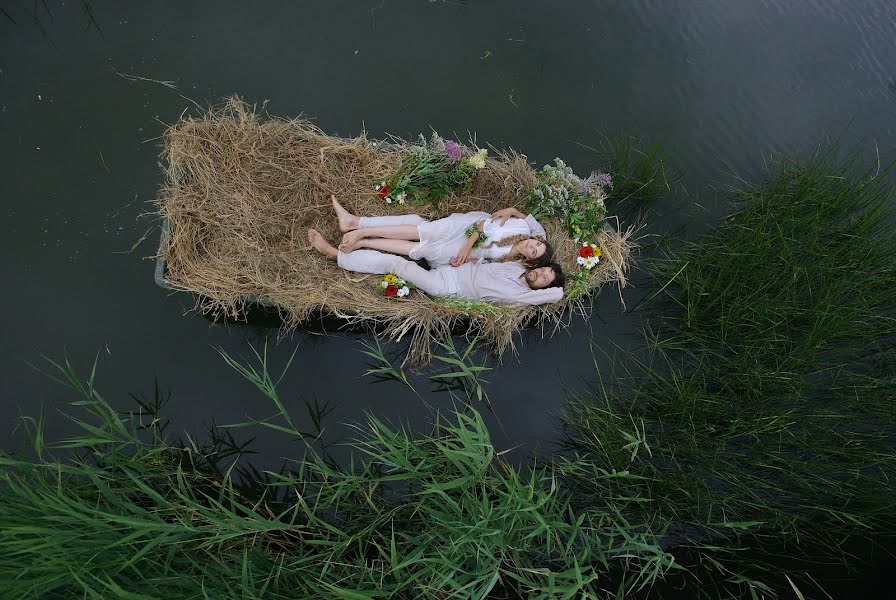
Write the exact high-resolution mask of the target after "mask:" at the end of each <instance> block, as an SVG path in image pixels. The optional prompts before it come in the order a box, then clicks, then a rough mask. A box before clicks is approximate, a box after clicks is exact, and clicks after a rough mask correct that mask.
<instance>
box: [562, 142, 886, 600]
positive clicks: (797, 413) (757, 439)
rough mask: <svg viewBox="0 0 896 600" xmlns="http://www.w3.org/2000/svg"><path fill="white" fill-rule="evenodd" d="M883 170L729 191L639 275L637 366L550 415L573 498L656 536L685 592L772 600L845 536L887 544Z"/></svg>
mask: <svg viewBox="0 0 896 600" xmlns="http://www.w3.org/2000/svg"><path fill="white" fill-rule="evenodd" d="M892 174H893V171H892V166H886V167H883V168H879V167H878V166H877V165H872V166H871V167H868V166H866V162H865V161H864V160H863V159H862V154H861V152H859V151H854V152H851V153H848V154H843V153H841V152H838V151H837V150H836V149H831V148H822V149H819V150H818V151H816V152H815V153H814V154H813V155H812V156H810V157H809V158H807V159H806V160H804V161H799V162H795V161H791V160H787V159H782V160H781V161H780V163H778V164H777V165H776V166H775V169H774V172H772V173H771V174H770V176H769V179H768V180H767V181H766V182H764V183H762V184H760V185H757V186H750V185H746V184H745V185H744V186H743V187H741V188H740V189H737V190H735V192H736V205H735V207H734V208H735V210H734V212H733V214H732V215H731V216H730V217H728V218H727V219H725V220H724V221H723V222H721V223H719V224H718V225H717V226H716V227H715V229H714V230H713V231H712V232H711V233H710V234H708V235H706V236H704V237H701V238H700V239H698V240H696V241H692V242H687V243H684V244H683V245H682V246H680V247H678V248H676V249H673V250H671V251H669V252H668V253H667V255H666V256H664V257H662V258H660V259H657V260H654V261H653V262H652V264H651V266H650V269H651V272H652V275H653V276H654V279H655V289H656V290H657V291H656V292H654V294H655V298H653V309H654V310H653V312H652V313H651V318H650V320H649V325H648V326H647V328H646V339H647V348H646V350H647V351H646V352H645V353H644V354H642V355H640V356H639V357H629V358H628V359H626V360H625V361H620V362H619V363H618V365H617V368H618V369H619V372H617V373H616V374H615V375H616V378H615V379H614V382H613V384H612V385H611V384H609V383H607V382H602V381H601V382H598V384H597V385H596V386H595V390H594V392H593V393H592V394H590V395H588V396H587V397H576V398H573V399H572V401H571V402H570V404H569V407H568V409H567V411H566V414H565V415H564V421H565V423H566V425H567V430H566V434H565V440H564V445H565V447H566V449H567V450H569V451H571V452H573V453H574V454H575V456H577V460H574V461H572V462H570V463H567V464H566V468H567V469H568V470H569V472H570V473H571V474H574V475H575V477H570V478H569V481H570V482H572V483H574V484H575V485H576V487H577V489H578V491H579V492H580V494H581V497H580V498H579V501H580V502H581V503H582V504H583V505H588V504H590V503H593V502H595V501H596V500H597V501H601V502H602V501H603V499H605V498H607V497H613V498H616V499H618V500H619V501H620V502H622V503H625V505H626V508H625V510H624V513H625V514H626V515H628V517H629V518H631V519H632V520H634V521H636V522H643V523H647V524H648V530H649V531H655V532H659V531H666V543H668V544H671V545H674V546H676V547H677V548H678V549H679V550H678V551H677V552H676V556H677V558H678V559H679V560H681V561H684V562H685V563H686V564H688V566H689V567H690V568H691V571H690V573H691V575H692V576H693V577H695V578H696V579H692V580H690V583H691V584H693V587H692V589H693V591H694V593H695V594H696V593H697V591H698V586H697V585H696V581H697V580H699V581H700V586H699V587H700V589H701V591H703V592H704V593H705V594H706V595H707V596H711V597H715V595H716V594H717V593H722V591H723V590H724V592H725V593H726V594H733V595H735V596H739V595H750V594H753V595H754V596H755V595H772V594H774V591H773V589H771V588H769V587H767V585H771V583H772V582H774V583H775V585H773V586H772V587H773V588H774V589H778V590H780V589H788V590H789V589H790V584H791V583H793V582H799V581H800V577H799V572H800V571H802V570H804V569H805V567H806V563H807V562H812V561H820V560H831V559H837V560H841V559H843V558H845V557H844V556H842V553H843V551H842V550H841V548H842V546H843V543H844V540H845V539H846V538H848V537H850V536H856V535H858V536H868V537H869V538H870V537H877V536H882V535H886V534H891V533H893V532H894V521H893V519H892V514H893V509H894V508H896V496H894V491H896V490H894V486H893V483H892V479H891V478H892V476H893V475H894V474H896V470H894V468H896V435H894V434H896V427H894V425H896V369H894V365H896V268H894V265H896V263H894V256H896V222H894V221H896V219H894V215H896V207H894V189H893V178H892ZM586 464H588V465H589V466H587V467H586V466H585V465H586ZM606 473H617V474H624V475H623V476H619V477H615V478H607V477H605V476H604V474H606ZM782 556H783V557H787V559H788V560H789V566H788V567H787V569H788V571H787V572H785V573H783V574H784V575H789V576H790V578H791V579H792V581H788V580H786V578H784V577H779V578H777V579H776V578H775V576H774V574H775V573H777V574H778V575H779V576H780V575H781V574H782V570H783V569H784V568H783V567H782V566H781V565H782V563H781V561H782ZM801 557H802V558H803V559H804V562H802V563H801V561H800V559H801ZM803 581H804V582H805V581H806V578H803ZM764 582H765V583H764ZM793 584H794V585H796V583H793ZM717 588H718V589H717ZM788 593H789V592H788Z"/></svg>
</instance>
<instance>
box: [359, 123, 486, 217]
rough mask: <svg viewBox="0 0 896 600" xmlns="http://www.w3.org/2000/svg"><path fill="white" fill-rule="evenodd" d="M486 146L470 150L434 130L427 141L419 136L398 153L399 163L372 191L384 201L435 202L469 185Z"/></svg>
mask: <svg viewBox="0 0 896 600" xmlns="http://www.w3.org/2000/svg"><path fill="white" fill-rule="evenodd" d="M487 155H488V150H484V149H483V150H478V151H476V152H473V151H471V150H470V149H469V148H467V147H466V146H464V145H462V144H458V143H457V142H455V141H453V140H446V139H443V138H441V137H439V135H438V134H437V133H433V134H432V139H430V141H429V142H427V141H426V140H425V138H423V136H421V137H420V143H419V144H416V145H414V146H411V147H410V148H409V149H408V151H407V153H406V154H405V155H404V156H402V157H401V163H400V164H399V166H398V168H397V169H396V170H395V172H394V173H392V174H391V175H389V176H388V177H387V178H386V179H385V180H383V181H381V182H380V183H379V185H377V186H375V187H374V191H376V193H377V194H378V195H379V197H380V198H382V199H383V200H384V201H385V202H386V204H392V203H393V202H398V204H405V203H406V202H408V199H409V197H410V201H411V202H412V203H413V204H416V205H421V204H432V205H435V204H438V202H439V200H441V199H442V198H444V197H445V196H447V195H448V194H450V193H451V192H456V191H459V190H467V189H470V186H471V185H472V184H473V177H474V175H475V174H476V172H477V171H478V170H480V169H483V168H485V158H486V156H487Z"/></svg>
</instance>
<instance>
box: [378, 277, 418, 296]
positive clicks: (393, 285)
mask: <svg viewBox="0 0 896 600" xmlns="http://www.w3.org/2000/svg"><path fill="white" fill-rule="evenodd" d="M380 287H381V288H382V289H383V293H384V294H385V295H386V297H387V298H404V297H405V296H407V295H408V294H410V293H411V290H412V289H413V287H414V286H413V285H411V284H410V283H408V282H407V281H405V280H404V279H402V278H401V277H399V276H398V275H395V274H394V273H389V274H388V275H384V276H383V280H382V281H381V282H380Z"/></svg>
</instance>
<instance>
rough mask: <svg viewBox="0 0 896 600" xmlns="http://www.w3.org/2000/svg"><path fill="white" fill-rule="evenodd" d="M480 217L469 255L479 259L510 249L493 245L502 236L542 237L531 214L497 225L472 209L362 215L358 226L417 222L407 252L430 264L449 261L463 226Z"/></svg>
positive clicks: (464, 233) (462, 236)
mask: <svg viewBox="0 0 896 600" xmlns="http://www.w3.org/2000/svg"><path fill="white" fill-rule="evenodd" d="M479 221H483V225H482V231H483V233H484V235H485V239H484V240H483V241H482V243H481V244H480V245H479V247H478V248H474V249H473V251H472V252H471V253H470V256H471V257H473V258H474V259H477V260H478V262H482V261H495V260H499V259H501V258H504V257H505V256H506V255H507V254H509V253H510V246H494V245H490V244H495V243H497V242H499V241H501V240H503V239H506V238H509V237H513V236H516V235H526V236H533V237H541V238H546V237H547V236H546V235H545V232H544V228H543V227H542V226H541V224H540V223H539V222H538V221H536V220H535V217H533V216H532V215H529V216H527V217H526V218H525V219H507V221H506V222H505V223H504V224H503V225H498V223H497V222H495V220H494V219H492V216H491V215H490V214H489V213H487V212H482V211H473V212H468V213H455V214H453V215H450V216H448V217H445V218H443V219H437V220H435V221H426V220H425V219H423V218H421V217H418V216H417V215H400V216H395V217H363V218H362V219H361V220H360V222H359V223H358V227H359V228H361V229H363V228H366V227H388V226H392V225H412V224H413V225H417V232H418V233H419V235H420V241H419V242H418V243H417V244H416V245H415V246H414V247H413V248H411V251H410V252H409V253H408V256H409V257H410V258H412V259H414V260H419V259H421V258H425V259H426V261H427V262H428V263H429V265H430V266H431V267H433V268H435V267H438V266H441V265H447V264H450V261H451V259H452V258H454V257H455V256H457V253H458V252H460V250H461V248H463V247H464V244H466V243H467V229H469V228H470V227H471V226H472V225H475V224H476V223H478V222H479Z"/></svg>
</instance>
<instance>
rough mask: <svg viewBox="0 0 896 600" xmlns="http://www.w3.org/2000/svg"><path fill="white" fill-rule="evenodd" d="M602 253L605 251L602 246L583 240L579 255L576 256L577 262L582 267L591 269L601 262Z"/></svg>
mask: <svg viewBox="0 0 896 600" xmlns="http://www.w3.org/2000/svg"><path fill="white" fill-rule="evenodd" d="M601 255H603V251H602V250H601V249H600V246H597V245H596V244H591V243H588V242H582V247H581V248H579V256H578V257H577V258H576V262H577V263H578V264H579V266H580V267H584V268H585V269H587V270H589V271H590V270H591V269H593V268H594V267H596V266H597V263H599V262H600V257H601Z"/></svg>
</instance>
